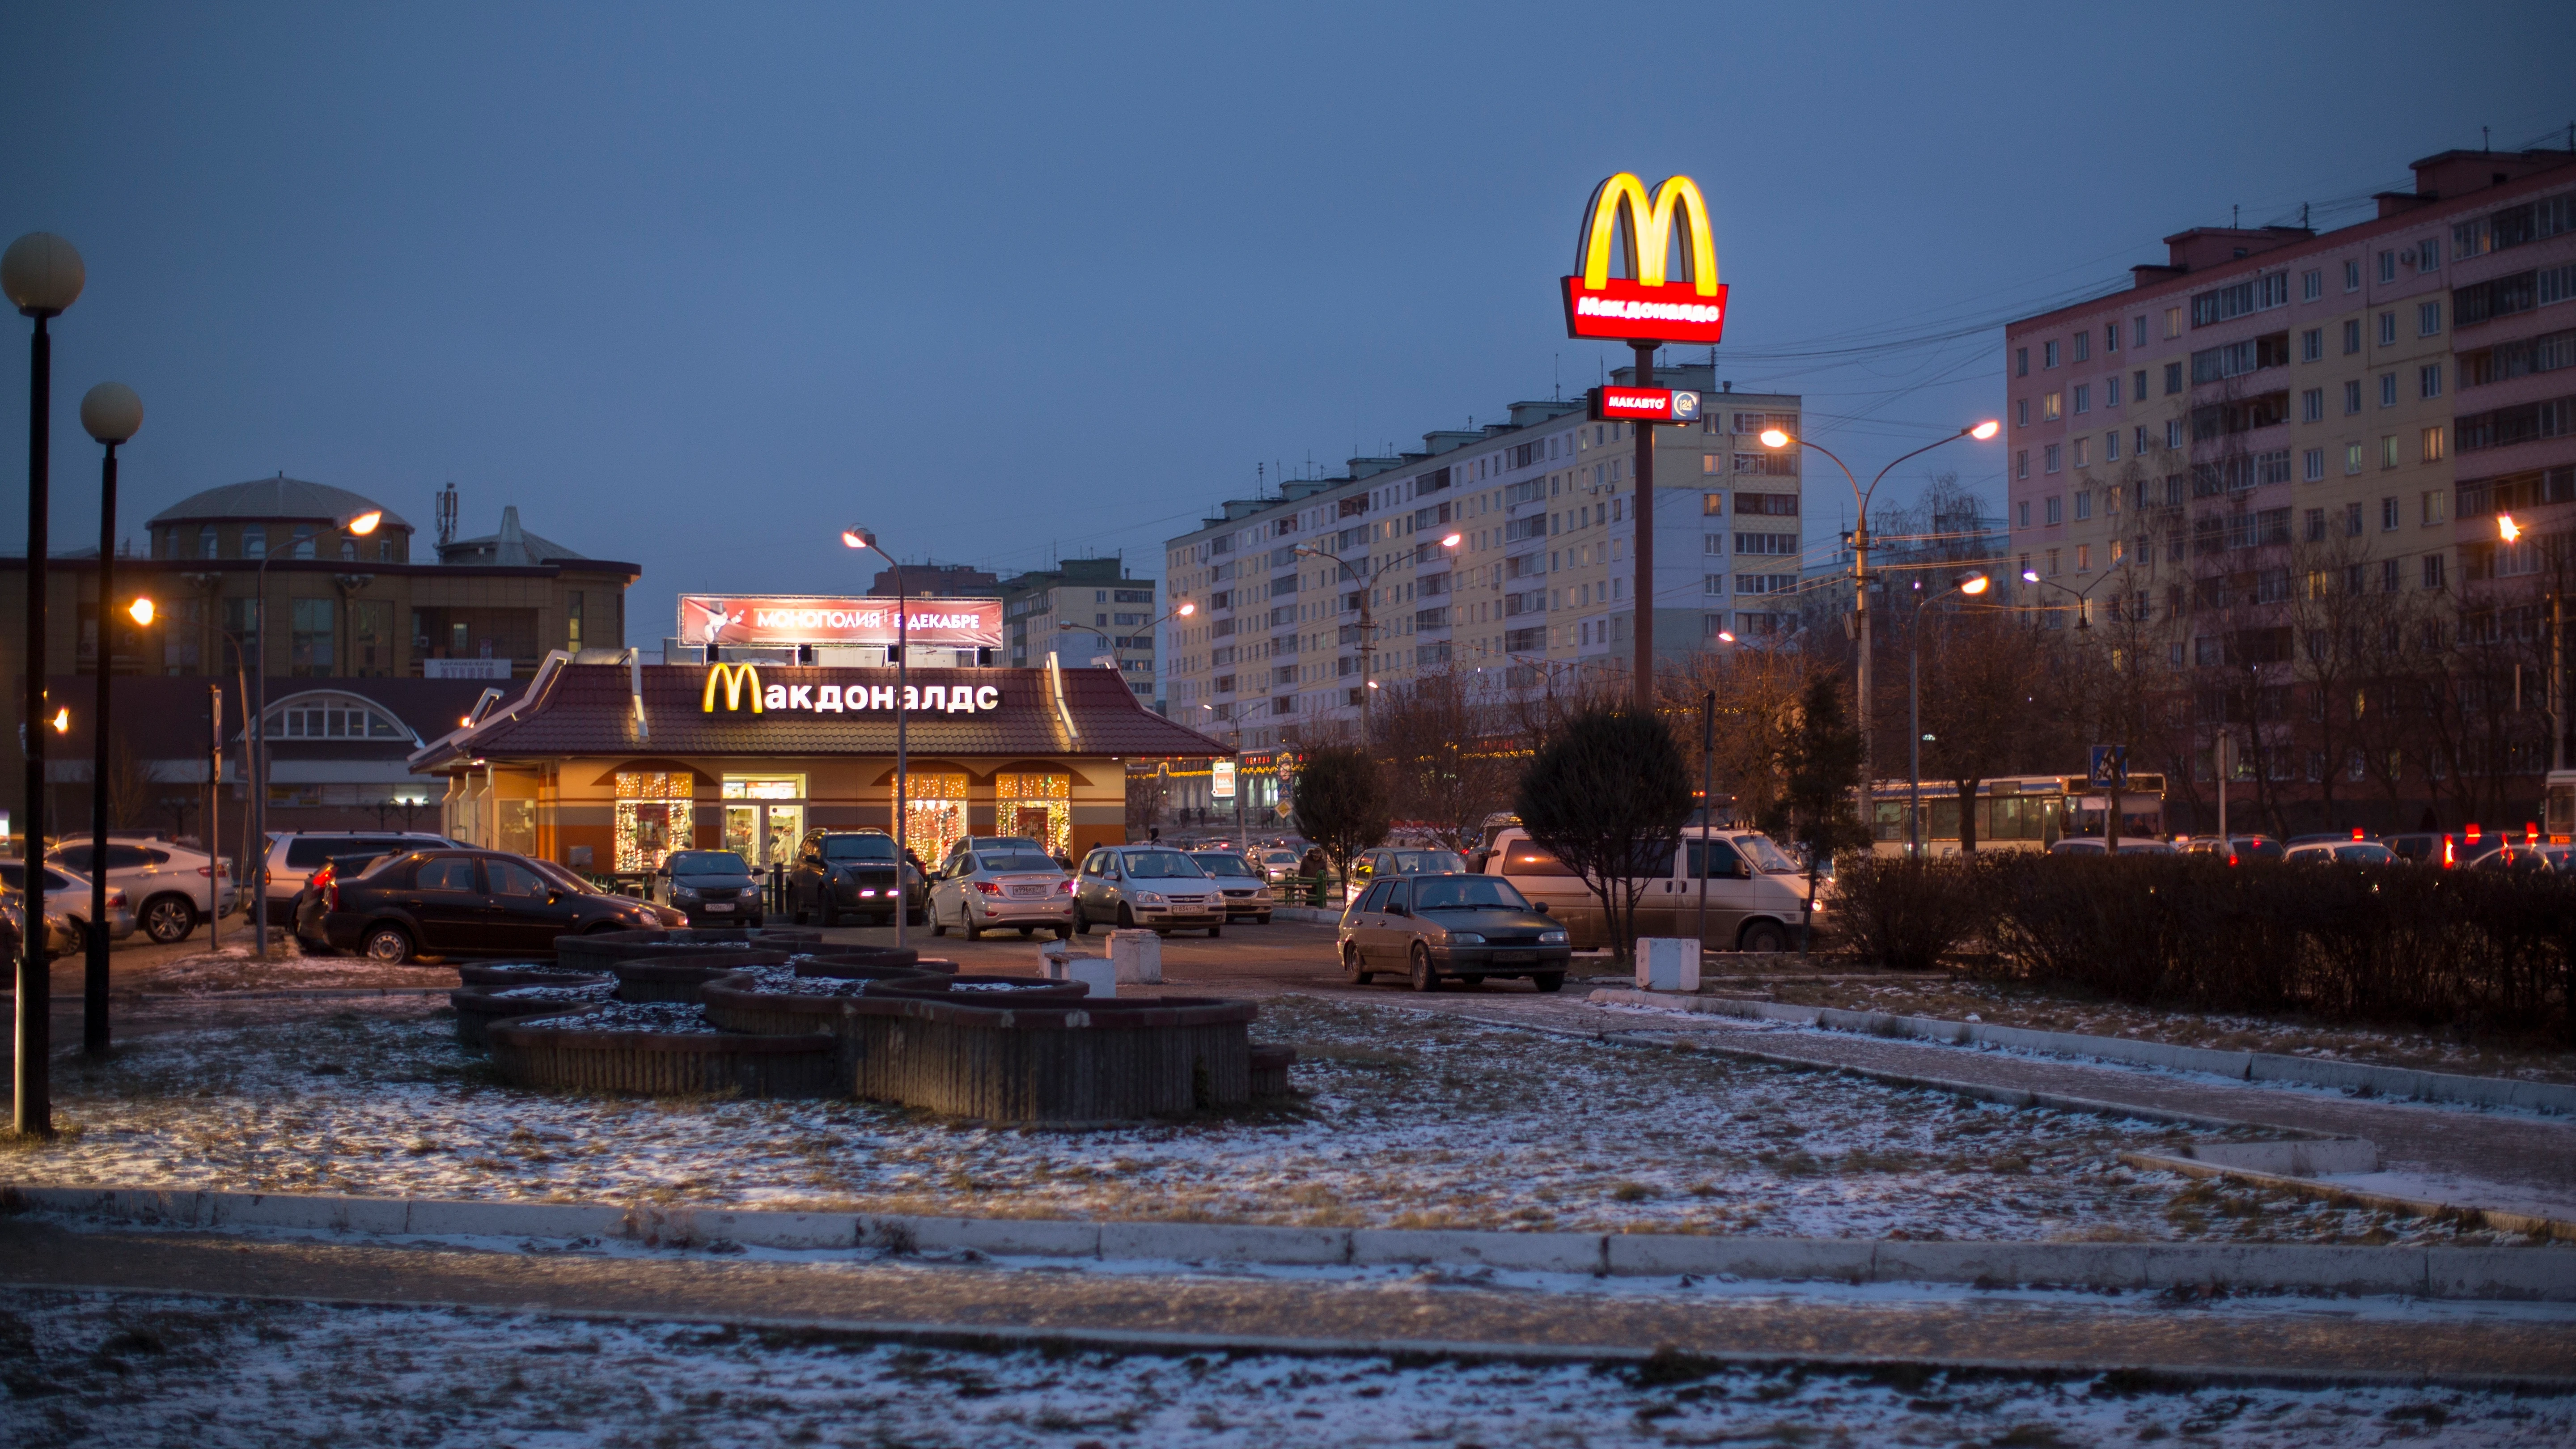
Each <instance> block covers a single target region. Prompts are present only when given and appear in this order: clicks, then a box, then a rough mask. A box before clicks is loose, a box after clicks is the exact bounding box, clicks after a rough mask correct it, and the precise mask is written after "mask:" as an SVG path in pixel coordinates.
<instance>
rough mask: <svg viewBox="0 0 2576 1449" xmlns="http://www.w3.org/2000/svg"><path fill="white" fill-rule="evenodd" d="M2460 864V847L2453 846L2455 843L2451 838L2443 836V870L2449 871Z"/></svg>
mask: <svg viewBox="0 0 2576 1449" xmlns="http://www.w3.org/2000/svg"><path fill="white" fill-rule="evenodd" d="M2459 863H2460V850H2459V847H2458V846H2457V845H2455V844H2453V843H2452V841H2451V837H2449V836H2447V835H2445V836H2443V837H2442V869H2444V870H2449V869H2450V868H2451V867H2453V866H2455V865H2458V864H2459Z"/></svg>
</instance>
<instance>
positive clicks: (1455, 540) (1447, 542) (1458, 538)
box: [1440, 533, 1466, 548]
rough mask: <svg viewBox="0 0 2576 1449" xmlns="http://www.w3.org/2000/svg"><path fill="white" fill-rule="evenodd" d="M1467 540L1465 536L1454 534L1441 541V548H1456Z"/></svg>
mask: <svg viewBox="0 0 2576 1449" xmlns="http://www.w3.org/2000/svg"><path fill="white" fill-rule="evenodd" d="M1465 540H1466V535H1465V534H1459V533H1453V534H1451V535H1449V536H1448V537H1447V538H1444V539H1442V540H1440V546H1441V547H1442V548H1456V547H1457V546H1458V545H1459V544H1460V543H1462V542H1464V541H1465Z"/></svg>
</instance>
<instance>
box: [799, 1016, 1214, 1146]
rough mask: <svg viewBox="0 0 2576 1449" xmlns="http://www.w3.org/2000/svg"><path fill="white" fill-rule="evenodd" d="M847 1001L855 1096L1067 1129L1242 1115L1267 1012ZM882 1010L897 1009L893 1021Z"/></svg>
mask: <svg viewBox="0 0 2576 1449" xmlns="http://www.w3.org/2000/svg"><path fill="white" fill-rule="evenodd" d="M836 999H846V1000H849V1001H851V1002H852V1003H853V1006H852V1009H851V1011H850V1013H849V1014H848V1015H847V1016H845V1017H844V1018H843V1023H842V1025H841V1026H839V1027H837V1028H836V1030H842V1031H852V1030H854V1031H855V1032H856V1033H857V1035H858V1037H859V1049H858V1053H857V1056H856V1059H855V1061H854V1063H853V1067H854V1073H853V1078H852V1082H851V1087H852V1089H853V1090H854V1091H855V1093H856V1094H857V1095H858V1096H861V1097H865V1098H871V1099H874V1100H878V1101H888V1102H901V1103H904V1104H906V1105H908V1106H914V1107H924V1108H928V1109H929V1110H931V1111H934V1112H945V1113H948V1114H951V1115H953V1116H958V1117H972V1118H977V1119H981V1120H984V1121H989V1122H1045V1123H1052V1124H1056V1125H1062V1126H1071V1125H1077V1124H1093V1123H1110V1122H1132V1121H1135V1120H1137V1119H1139V1118H1144V1117H1168V1116H1180V1115H1185V1114H1188V1113H1191V1112H1198V1111H1208V1110H1223V1109H1226V1108H1232V1107H1241V1106H1244V1105H1246V1104H1247V1103H1249V1102H1250V1101H1251V1100H1252V1075H1251V1060H1250V1058H1251V1048H1250V1043H1249V1042H1248V1040H1247V1039H1246V1036H1245V1031H1246V1029H1247V1028H1248V1027H1249V1026H1250V1025H1251V1024H1252V1021H1253V1019H1254V1018H1255V1017H1256V1016H1258V1015H1259V1014H1260V1008H1259V1007H1257V1006H1255V1005H1253V1004H1252V1003H1251V1002H1249V1001H1227V1000H1221V999H1218V998H1214V997H1186V996H1181V997H1173V996H1167V997H1161V998H1156V999H1151V1000H1144V999H1140V1000H1135V1001H1118V1000H1114V999H1113V1000H1106V1001H1082V1002H1068V1003H1048V1004H1045V1005H1029V1006H1025V1007H1021V1006H1014V1007H1010V1008H999V1007H994V1006H970V1005H963V1004H960V1003H958V1002H956V1001H954V1000H949V999H942V998H939V997H935V996H890V995H879V994H873V993H871V994H870V995H864V996H859V997H854V998H836ZM886 1008H895V1009H894V1010H886Z"/></svg>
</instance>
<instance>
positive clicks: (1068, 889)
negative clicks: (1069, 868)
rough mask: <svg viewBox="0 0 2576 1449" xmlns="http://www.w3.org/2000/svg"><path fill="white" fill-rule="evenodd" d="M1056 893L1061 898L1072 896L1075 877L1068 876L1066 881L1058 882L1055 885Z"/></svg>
mask: <svg viewBox="0 0 2576 1449" xmlns="http://www.w3.org/2000/svg"><path fill="white" fill-rule="evenodd" d="M1055 893H1056V894H1057V895H1060V896H1069V895H1072V894H1073V877H1072V876H1066V877H1065V878H1064V879H1062V880H1060V881H1057V882H1056V883H1055Z"/></svg>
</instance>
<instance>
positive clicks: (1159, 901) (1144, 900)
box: [1136, 891, 1171, 909]
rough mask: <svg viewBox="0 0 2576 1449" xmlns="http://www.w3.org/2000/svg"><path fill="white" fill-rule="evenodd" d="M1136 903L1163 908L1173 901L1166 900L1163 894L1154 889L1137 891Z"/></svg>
mask: <svg viewBox="0 0 2576 1449" xmlns="http://www.w3.org/2000/svg"><path fill="white" fill-rule="evenodd" d="M1136 904H1138V905H1140V906H1153V907H1155V908H1156V909H1161V908H1163V907H1165V906H1168V905H1169V904H1171V903H1170V902H1169V901H1166V900H1164V899H1163V898H1162V896H1161V895H1160V894H1159V893H1157V892H1154V891H1138V892H1136Z"/></svg>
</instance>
